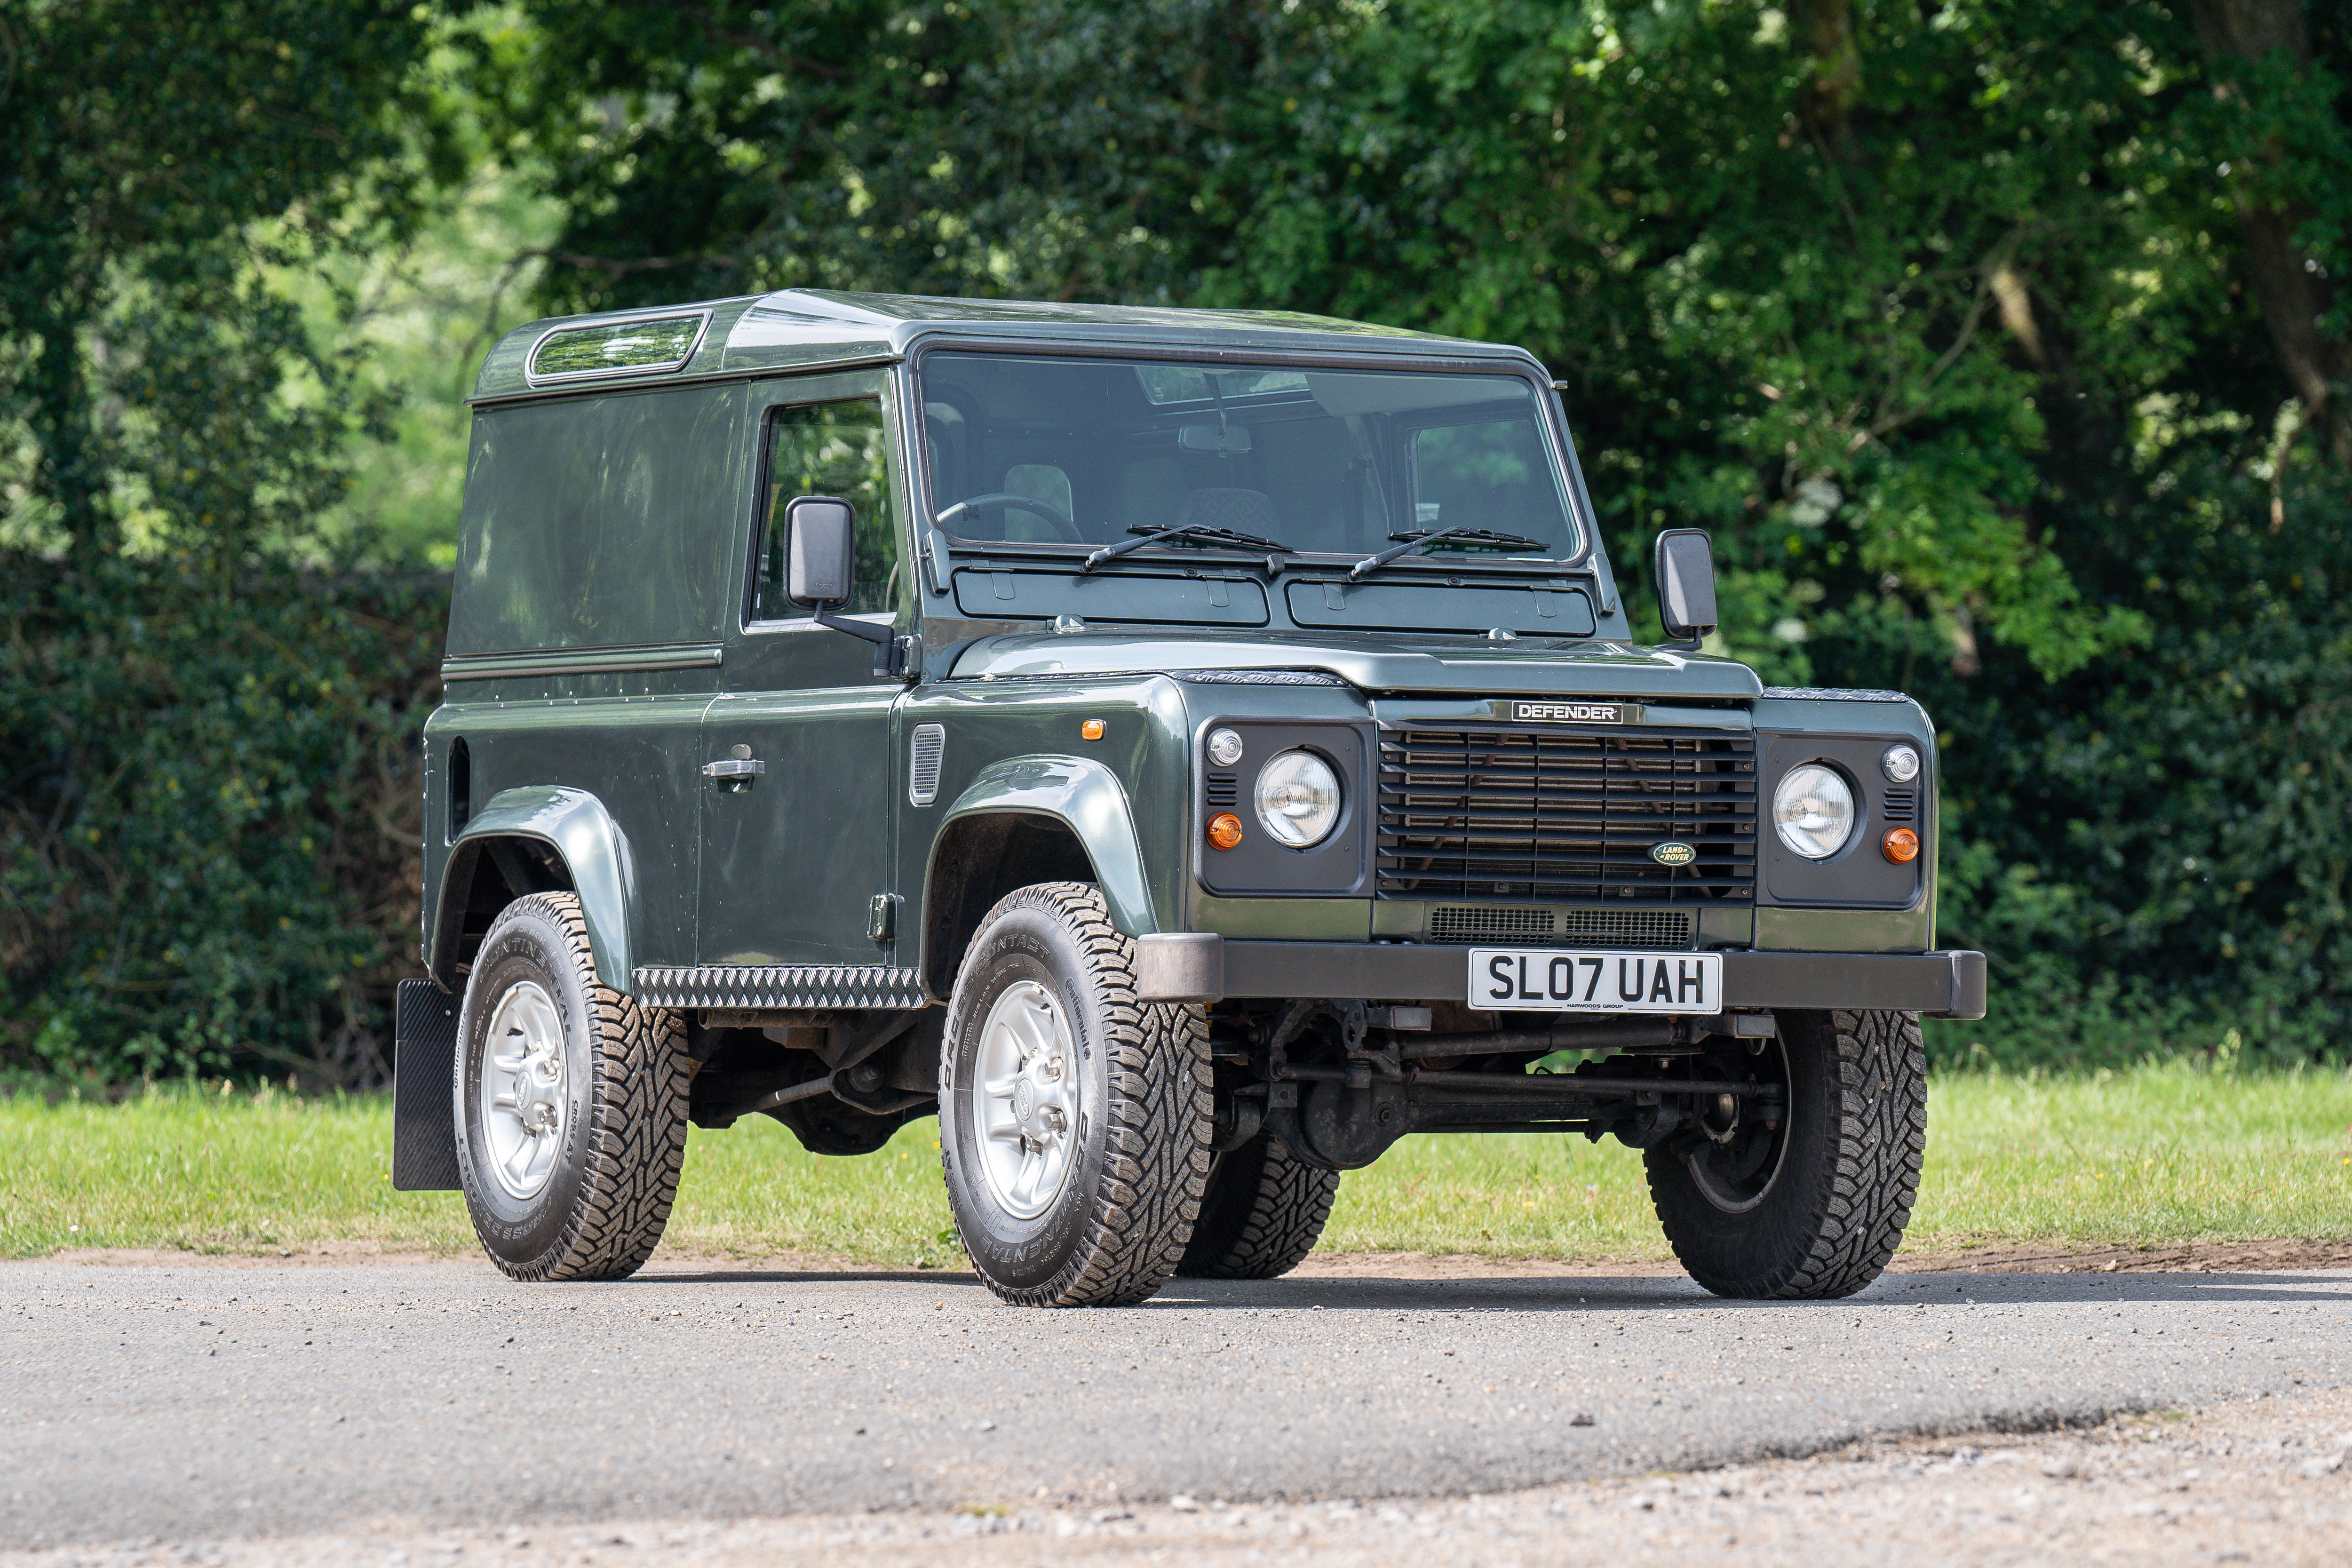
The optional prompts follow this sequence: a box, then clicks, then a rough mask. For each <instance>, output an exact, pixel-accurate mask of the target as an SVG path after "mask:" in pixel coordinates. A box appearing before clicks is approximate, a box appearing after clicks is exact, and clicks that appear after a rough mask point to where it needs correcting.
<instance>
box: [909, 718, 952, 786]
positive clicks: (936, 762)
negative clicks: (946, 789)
mask: <svg viewBox="0 0 2352 1568" xmlns="http://www.w3.org/2000/svg"><path fill="white" fill-rule="evenodd" d="M947 749H948V731H947V726H946V725H944V724H918V725H916V726H915V736H914V742H913V744H912V746H911V747H910V749H909V754H908V760H907V799H908V801H909V802H910V803H912V804H914V805H930V804H931V803H932V802H933V801H935V800H937V799H939V798H940V761H941V759H943V758H944V757H945V756H946V755H947Z"/></svg>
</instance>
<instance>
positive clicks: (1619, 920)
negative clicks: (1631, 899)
mask: <svg viewBox="0 0 2352 1568" xmlns="http://www.w3.org/2000/svg"><path fill="white" fill-rule="evenodd" d="M1429 940H1430V941H1432V942H1520V943H1526V944H1528V945H1532V946H1538V947H1549V946H1553V945H1555V944H1557V945H1561V946H1566V945H1568V944H1570V943H1572V942H1600V943H1604V944H1606V945H1608V946H1610V947H1663V948H1681V947H1688V946H1689V945H1690V941H1691V915H1690V911H1689V910H1528V909H1515V908H1513V907H1512V906H1511V905H1508V904H1440V905H1438V906H1437V907H1436V908H1435V909H1433V910H1430V911H1429Z"/></svg>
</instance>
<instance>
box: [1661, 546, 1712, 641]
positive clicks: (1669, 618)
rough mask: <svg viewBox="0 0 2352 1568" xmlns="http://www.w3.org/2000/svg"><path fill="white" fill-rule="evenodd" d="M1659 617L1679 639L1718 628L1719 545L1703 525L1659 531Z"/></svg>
mask: <svg viewBox="0 0 2352 1568" xmlns="http://www.w3.org/2000/svg"><path fill="white" fill-rule="evenodd" d="M1657 579H1658V619H1659V620H1661V621H1663V622H1664V623H1665V627H1666V636H1667V637H1669V638H1672V639H1673V640H1675V641H1677V642H1682V641H1692V640H1696V638H1699V637H1705V636H1706V634H1707V633H1709V632H1711V631H1713V630H1715V627H1716V619H1715V549H1714V545H1713V543H1712V542H1710V541H1709V540H1708V538H1707V536H1706V530H1705V529H1703V528H1670V529H1668V530H1666V531H1664V533H1661V534H1659V535H1658V553H1657Z"/></svg>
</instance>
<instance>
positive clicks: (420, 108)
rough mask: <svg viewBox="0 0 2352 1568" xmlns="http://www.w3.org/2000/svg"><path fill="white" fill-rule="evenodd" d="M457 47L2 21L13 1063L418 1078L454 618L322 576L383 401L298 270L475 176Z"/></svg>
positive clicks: (4, 730) (133, 13) (229, 23)
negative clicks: (421, 885)
mask: <svg viewBox="0 0 2352 1568" xmlns="http://www.w3.org/2000/svg"><path fill="white" fill-rule="evenodd" d="M428 37H429V32H428V27H427V24H426V22H425V19H424V18H423V17H422V16H420V15H419V14H417V13H415V12H414V11H412V10H411V9H410V8H408V7H390V6H384V5H376V4H370V3H365V0H343V3H340V4H337V3H320V0H299V3H297V0H230V3H226V4H220V5H207V6H201V7H191V6H184V5H161V4H153V3H139V0H90V3H84V4H76V5H58V4H50V3H47V0H11V3H10V4H8V5H5V9H0V246H5V258H0V505H4V506H5V510H0V551H5V559H0V973H5V984H6V987H7V1000H8V1004H9V1005H8V1007H7V1009H6V1014H5V1020H0V1063H5V1064H7V1065H11V1066H17V1067H22V1066H26V1065H34V1066H41V1067H46V1068H51V1069H54V1070H58V1071H67V1072H75V1073H89V1074H95V1075H97V1076H100V1077H102V1078H110V1079H120V1078H124V1077H136V1076H138V1075H139V1074H141V1073H142V1072H144V1073H156V1072H175V1073H176V1072H191V1071H195V1070H198V1069H217V1068H224V1067H229V1066H236V1067H237V1068H248V1069H249V1068H255V1067H257V1066H262V1065H265V1064H286V1063H296V1064H299V1065H300V1066H301V1067H302V1068H304V1069H305V1070H308V1071H312V1072H320V1073H325V1074H328V1075H331V1076H335V1077H340V1078H346V1079H361V1078H365V1077H368V1076H371V1075H373V1074H380V1073H381V1070H382V1058H381V1054H380V1052H379V1051H378V1050H377V1048H376V1046H375V1041H374V1037H375V1035H376V1033H377V1031H376V1030H375V1028H374V1025H375V1019H374V1017H373V1013H374V1011H375V1007H376V1002H375V1000H374V997H375V995H376V994H379V993H380V992H381V990H382V988H383V984H385V981H386V976H387V972H388V970H389V969H390V967H391V965H392V963H393V962H394V960H395V957H396V955H397V953H398V944H397V943H396V942H395V941H394V931H395V930H396V929H397V928H398V927H399V926H400V925H402V924H403V923H404V921H403V920H402V919H401V918H400V916H401V912H402V911H401V905H402V903H403V900H404V893H403V891H402V889H404V888H405V887H408V886H410V885H413V873H412V874H409V875H404V874H403V873H404V868H405V864H406V862H407V859H408V858H409V856H410V855H411V854H412V853H413V851H412V850H411V849H410V847H409V843H410V841H413V839H414V838H415V831H414V828H413V827H412V826H407V819H408V818H410V817H412V816H413V815H414V811H415V805H414V803H413V798H412V797H413V796H414V795H415V779H414V774H413V763H410V762H409V761H408V755H409V752H410V749H411V747H410V742H409V736H410V734H411V733H412V732H413V730H414V727H415V722H416V721H417V720H418V718H420V717H421V714H420V713H418V712H417V711H415V703H416V700H417V699H418V698H419V696H420V695H422V694H423V693H424V692H425V691H426V690H428V689H429V681H430V674H429V666H427V665H425V663H423V661H422V656H421V655H420V651H419V650H420V648H421V647H423V646H424V641H425V639H424V638H421V637H418V636H417V634H416V633H415V631H413V630H411V629H409V628H411V627H415V626H421V625H425V624H427V623H428V622H429V619H430V617H431V615H432V613H433V607H434V604H435V602H436V595H435V594H434V593H432V592H431V591H424V592H419V591H416V590H414V589H410V588H405V587H402V586H399V585H388V584H364V583H352V582H348V581H340V580H337V579H335V578H333V577H331V576H330V577H321V578H314V579H306V578H303V577H300V576H298V575H297V574H296V573H295V571H294V566H293V563H295V562H297V561H299V560H316V559H319V558H320V557H321V555H322V552H323V549H324V546H323V543H322V541H321V538H320V521H321V519H322V518H324V517H325V516H327V514H328V513H329V512H330V510H331V508H333V507H334V505H335V504H336V503H337V502H338V501H339V500H341V498H342V495H343V492H344V484H345V476H346V472H347V468H348V450H349V447H350V446H351V443H352V441H353V440H354V439H355V438H362V437H370V436H373V435H375V434H377V433H379V432H380V431H381V430H382V428H383V423H382V415H383V405H382V402H381V400H380V399H377V398H375V397H372V396H371V395H368V392H367V390H366V389H365V388H364V387H363V386H362V385H361V384H360V383H359V381H358V379H357V368H358V365H357V360H358V356H357V353H356V351H355V350H353V349H352V348H350V347H346V346H341V345H339V344H337V343H336V342H335V341H334V340H333V339H332V338H331V337H328V336H326V335H324V334H320V333H318V332H315V331H313V329H312V326H311V324H310V321H308V320H306V315H305V310H304V307H303V302H302V301H301V300H299V299H298V298H296V296H295V294H294V293H293V292H292V291H291V290H290V289H289V287H288V286H287V283H288V279H289V277H290V276H294V275H298V274H299V273H300V272H301V271H302V270H304V269H306V268H316V267H317V266H318V265H319V264H320V260H321V259H322V258H329V257H333V256H337V255H340V254H345V253H349V252H351V251H353V250H355V249H358V248H362V247H369V246H373V245H378V244H384V243H394V242H396V241H397V240H398V238H399V237H400V236H401V235H402V234H403V233H404V231H405V229H406V228H407V227H408V226H411V225H412V224H413V223H414V221H415V217H416V216H417V213H418V210H419V206H418V204H419V202H420V200H421V199H422V198H423V197H424V196H425V195H426V194H427V193H428V192H429V191H430V190H431V188H432V184H433V180H434V179H435V178H436V175H437V174H445V173H446V169H445V168H443V166H442V165H443V163H445V162H446V159H445V158H444V154H445V153H446V148H447V143H446V137H444V136H443V135H442V134H441V132H440V130H439V128H438V122H437V121H436V116H435V115H434V113H433V112H432V110H431V106H430V105H429V104H428V103H426V102H425V101H424V100H421V99H420V98H419V97H418V96H417V95H416V94H415V93H413V92H412V91H411V71H412V68H413V67H414V66H415V62H416V61H417V59H418V58H420V56H421V53H422V51H423V50H424V49H425V47H426V44H427V42H428ZM405 897H406V898H407V899H409V900H413V898H414V895H413V894H407V895H405Z"/></svg>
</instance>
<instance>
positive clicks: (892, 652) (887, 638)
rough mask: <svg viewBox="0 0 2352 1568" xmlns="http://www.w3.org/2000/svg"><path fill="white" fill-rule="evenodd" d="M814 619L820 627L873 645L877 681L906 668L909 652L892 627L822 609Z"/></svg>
mask: <svg viewBox="0 0 2352 1568" xmlns="http://www.w3.org/2000/svg"><path fill="white" fill-rule="evenodd" d="M813 618H814V620H815V621H816V624H817V625H818V626H828V627H830V628H832V629H833V630H835V631H837V632H847V633H848V634H849V635H850V636H851V637H860V638H863V639H864V640H865V641H866V642H870V643H872V644H873V645H874V675H875V679H877V680H878V679H887V678H888V677H890V676H893V675H897V674H898V673H899V672H900V671H901V670H903V669H905V668H906V667H907V665H906V657H907V650H906V648H905V647H903V646H902V645H901V644H900V642H899V639H898V632H897V631H896V630H894V629H893V628H891V627H890V626H876V625H875V624H874V623H873V622H872V621H861V620H858V619H856V617H854V616H837V615H835V614H834V613H833V612H832V611H831V610H828V609H824V608H822V607H820V608H818V609H817V610H815V611H814V613H813Z"/></svg>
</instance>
